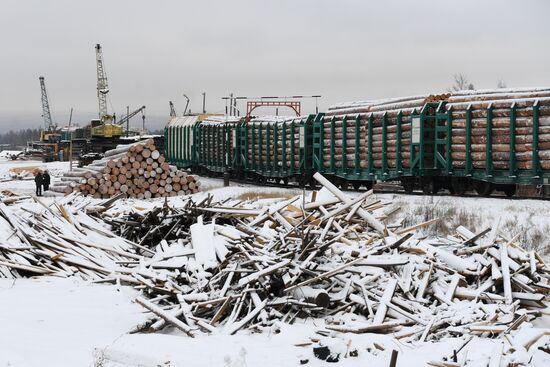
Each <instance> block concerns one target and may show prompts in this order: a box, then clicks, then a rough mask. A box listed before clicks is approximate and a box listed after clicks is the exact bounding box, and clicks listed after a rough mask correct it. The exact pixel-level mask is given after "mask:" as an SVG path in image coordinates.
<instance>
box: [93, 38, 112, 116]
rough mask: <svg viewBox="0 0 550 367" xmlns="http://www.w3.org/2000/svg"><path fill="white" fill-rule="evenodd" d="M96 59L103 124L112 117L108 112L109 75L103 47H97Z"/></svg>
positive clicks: (97, 45)
mask: <svg viewBox="0 0 550 367" xmlns="http://www.w3.org/2000/svg"><path fill="white" fill-rule="evenodd" d="M95 59H96V64H97V99H98V102H99V119H100V120H101V122H102V123H106V122H110V121H111V120H112V116H111V115H109V113H108V112H107V94H108V93H109V84H108V82H107V73H106V72H105V64H104V62H103V51H102V50H101V45H100V44H99V43H98V44H96V45H95Z"/></svg>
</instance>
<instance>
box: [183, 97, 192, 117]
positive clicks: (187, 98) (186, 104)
mask: <svg viewBox="0 0 550 367" xmlns="http://www.w3.org/2000/svg"><path fill="white" fill-rule="evenodd" d="M183 96H184V97H185V99H186V100H187V103H185V109H184V110H183V115H184V116H185V114H186V113H187V107H189V97H187V95H185V94H184V95H183ZM189 112H191V111H189Z"/></svg>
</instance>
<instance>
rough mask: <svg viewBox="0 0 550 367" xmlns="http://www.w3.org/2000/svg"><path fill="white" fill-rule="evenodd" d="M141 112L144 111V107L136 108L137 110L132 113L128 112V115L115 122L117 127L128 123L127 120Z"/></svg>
mask: <svg viewBox="0 0 550 367" xmlns="http://www.w3.org/2000/svg"><path fill="white" fill-rule="evenodd" d="M142 111H145V106H141V107H140V108H138V109H137V110H135V111H133V112H130V113H129V114H128V115H126V116H123V117H122V118H121V119H120V120H118V121H117V122H116V124H117V125H119V126H122V125H124V124H125V123H127V122H128V120H130V119H131V118H132V117H134V116H135V115H137V114H138V113H140V112H142Z"/></svg>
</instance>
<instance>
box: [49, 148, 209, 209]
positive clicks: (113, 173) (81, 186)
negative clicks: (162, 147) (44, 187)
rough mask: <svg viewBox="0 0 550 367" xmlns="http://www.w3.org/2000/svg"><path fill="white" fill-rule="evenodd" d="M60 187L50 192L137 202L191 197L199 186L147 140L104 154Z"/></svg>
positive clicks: (196, 179)
mask: <svg viewBox="0 0 550 367" xmlns="http://www.w3.org/2000/svg"><path fill="white" fill-rule="evenodd" d="M67 181H68V182H69V183H68V185H67V184H66V183H67ZM62 183H65V185H63V184H62V185H56V186H54V187H53V188H52V189H53V190H54V191H61V190H62V191H63V192H64V193H65V194H68V193H70V192H72V191H77V192H81V193H83V194H84V195H92V196H93V197H95V198H109V197H112V196H114V195H117V194H120V193H122V194H126V196H128V197H135V198H139V199H150V198H158V197H166V196H181V195H188V194H194V193H196V192H198V191H199V186H200V181H199V180H198V177H197V176H194V175H189V174H187V172H184V171H181V170H178V169H177V168H176V167H174V166H171V165H170V164H168V162H166V159H165V158H164V155H162V154H161V153H160V152H159V151H158V150H157V148H156V146H155V145H154V142H153V140H151V139H149V140H146V141H144V142H139V143H136V144H131V145H122V146H118V147H117V148H116V149H113V150H110V151H107V152H106V153H105V156H104V158H103V159H101V160H99V161H94V162H93V163H92V164H90V165H88V166H86V167H84V168H82V169H78V170H76V171H73V172H67V173H66V174H65V178H64V179H63V178H62Z"/></svg>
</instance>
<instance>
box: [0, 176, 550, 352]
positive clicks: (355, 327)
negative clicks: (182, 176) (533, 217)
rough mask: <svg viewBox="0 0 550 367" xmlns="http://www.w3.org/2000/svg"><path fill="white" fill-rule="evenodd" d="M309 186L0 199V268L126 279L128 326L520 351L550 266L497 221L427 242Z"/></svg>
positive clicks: (375, 205) (364, 200)
mask: <svg viewBox="0 0 550 367" xmlns="http://www.w3.org/2000/svg"><path fill="white" fill-rule="evenodd" d="M315 178H316V179H317V180H318V182H319V183H320V184H321V185H322V186H323V189H322V190H321V191H319V192H318V193H314V194H312V195H311V196H310V197H306V198H303V197H301V196H297V197H294V198H291V199H288V200H284V201H278V202H275V203H271V204H269V205H266V206H264V207H259V208H258V206H254V205H252V203H249V202H240V201H238V200H232V199H231V200H226V201H223V202H218V203H215V202H213V200H212V197H211V196H208V195H206V194H203V195H200V197H198V198H197V197H194V198H191V197H183V198H174V199H172V200H171V201H170V202H168V200H166V201H165V203H164V204H161V203H159V204H158V205H157V206H154V207H150V208H148V209H145V208H133V209H131V210H129V208H128V206H126V207H125V206H124V205H122V204H121V205H119V204H118V202H117V203H114V200H115V199H116V198H115V199H112V200H110V201H107V202H101V203H97V202H95V204H94V201H93V200H92V199H89V198H88V199H84V198H82V197H81V196H79V195H77V194H71V195H69V196H67V197H65V198H63V200H62V201H61V202H58V203H57V204H53V205H50V206H48V205H45V204H43V203H41V202H38V203H36V204H33V205H32V206H31V205H29V206H21V207H19V209H18V210H15V209H12V208H13V206H6V205H3V204H0V205H1V209H2V211H1V212H0V214H1V215H2V218H1V219H2V223H1V225H2V226H3V227H7V228H5V230H3V231H2V233H3V236H4V237H6V238H4V239H3V241H1V243H3V244H4V245H2V247H1V248H0V259H1V260H0V274H2V275H4V276H12V277H17V276H26V275H35V274H50V275H56V276H70V275H79V276H81V277H83V278H86V279H93V280H97V281H101V282H116V283H122V284H129V285H132V286H134V287H135V288H137V289H139V290H141V291H142V295H141V296H139V297H138V298H137V299H136V302H137V303H139V304H140V305H142V306H143V307H144V308H146V309H147V310H149V311H150V318H149V320H148V321H147V322H145V323H144V324H142V325H139V326H137V327H136V328H135V330H134V331H144V330H147V331H158V330H161V329H163V328H165V327H175V328H177V329H179V330H181V331H183V332H184V333H186V334H188V335H190V336H193V335H196V334H197V333H200V332H205V333H212V332H217V331H218V330H219V331H222V332H224V333H228V334H233V333H235V332H237V331H238V330H240V329H243V328H250V329H254V330H271V331H273V330H276V329H277V328H278V327H279V324H280V323H281V322H283V323H293V322H294V321H295V320H297V319H304V318H322V319H324V325H322V324H321V326H320V328H321V329H320V330H318V332H319V333H338V332H346V333H391V334H392V335H393V336H394V337H395V338H397V339H401V340H404V341H409V342H414V341H427V340H438V339H440V338H443V337H447V336H457V335H465V336H469V335H477V336H492V337H499V338H503V339H504V340H508V341H511V343H510V344H509V345H511V346H509V347H507V348H505V349H504V350H503V351H502V353H512V352H513V350H517V348H519V346H518V345H519V344H518V343H514V342H513V335H514V333H516V332H517V331H518V329H521V328H525V327H532V324H531V322H532V321H533V320H535V319H537V318H538V317H540V316H541V311H542V310H544V309H545V308H546V307H547V305H546V301H547V295H548V292H549V291H550V286H549V278H550V269H549V268H548V267H547V266H546V265H545V263H544V261H543V259H542V258H541V257H540V256H538V255H537V254H536V253H535V252H533V251H525V250H523V249H522V248H521V247H520V246H519V244H518V243H517V237H514V238H506V237H505V236H504V235H502V234H501V233H500V231H499V226H498V224H497V225H495V226H493V228H488V229H486V230H483V231H481V232H479V233H472V232H470V231H469V230H468V229H466V228H464V227H459V228H458V229H457V234H456V236H454V237H452V238H446V239H436V240H433V241H429V240H426V239H421V238H419V237H418V236H415V235H413V233H414V232H415V231H416V230H417V229H418V228H421V227H423V226H427V225H430V224H432V223H433V221H429V222H425V223H420V224H418V225H416V226H413V227H408V228H401V225H400V224H395V225H392V224H391V223H385V222H389V219H388V216H389V215H390V214H391V213H392V212H393V211H395V210H396V208H392V206H391V203H384V202H381V201H380V200H377V199H376V198H375V196H374V195H372V192H371V191H369V192H366V193H364V194H361V195H359V196H356V197H348V196H347V194H344V193H342V192H341V191H340V190H339V189H337V188H336V187H335V186H334V185H332V184H331V183H330V182H328V181H327V180H326V179H325V178H324V177H323V176H321V175H319V174H316V175H315ZM113 203H114V204H113ZM138 204H139V203H138ZM138 204H136V205H137V206H139V205H138ZM113 205H114V207H112V208H110V207H111V206H113ZM7 237H10V238H11V240H10V241H8V240H7ZM7 243H9V245H6V244H7ZM544 332H545V331H544V330H543V331H542V334H540V335H539V338H540V337H541V336H542V335H544ZM546 332H547V331H546ZM537 340H538V339H537ZM534 343H536V340H532V339H531V340H530V341H529V342H528V345H523V347H525V348H526V349H527V350H529V348H530V347H531V346H532V345H534Z"/></svg>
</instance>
